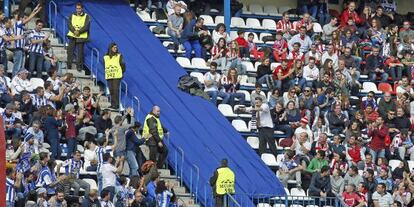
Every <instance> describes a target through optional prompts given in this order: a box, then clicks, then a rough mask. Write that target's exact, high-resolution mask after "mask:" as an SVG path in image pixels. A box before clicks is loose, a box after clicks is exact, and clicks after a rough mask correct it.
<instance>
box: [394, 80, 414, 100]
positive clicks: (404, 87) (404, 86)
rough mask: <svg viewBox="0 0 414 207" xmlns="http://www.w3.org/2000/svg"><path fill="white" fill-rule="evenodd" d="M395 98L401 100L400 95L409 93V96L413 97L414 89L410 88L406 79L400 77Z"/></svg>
mask: <svg viewBox="0 0 414 207" xmlns="http://www.w3.org/2000/svg"><path fill="white" fill-rule="evenodd" d="M396 92H397V98H399V99H400V98H401V96H402V94H404V93H409V94H411V96H413V94H414V89H413V87H411V85H410V81H409V80H408V78H407V77H402V78H401V84H399V85H398V87H397V89H396Z"/></svg>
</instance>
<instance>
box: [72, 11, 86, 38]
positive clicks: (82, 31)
mask: <svg viewBox="0 0 414 207" xmlns="http://www.w3.org/2000/svg"><path fill="white" fill-rule="evenodd" d="M72 15H77V14H76V13H73V14H72ZM72 15H70V16H69V20H68V28H69V31H71V32H72V33H73V32H75V27H73V25H72ZM83 15H86V13H83V14H82V16H83ZM90 22H91V21H90V17H89V15H87V16H86V20H85V25H84V26H83V27H81V28H80V29H79V33H80V34H82V33H84V32H88V33H89V29H90ZM89 36H90V34H88V38H86V39H85V38H76V42H86V41H88V40H89ZM69 38H71V37H69Z"/></svg>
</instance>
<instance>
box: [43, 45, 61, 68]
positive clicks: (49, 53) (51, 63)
mask: <svg viewBox="0 0 414 207" xmlns="http://www.w3.org/2000/svg"><path fill="white" fill-rule="evenodd" d="M43 55H44V62H43V67H44V68H45V70H46V71H47V72H49V71H50V69H52V68H54V69H56V70H59V62H58V61H59V60H58V58H57V57H56V55H55V53H54V51H53V48H52V45H51V43H50V40H47V41H45V42H44V43H43Z"/></svg>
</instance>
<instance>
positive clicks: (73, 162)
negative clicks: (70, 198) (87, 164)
mask: <svg viewBox="0 0 414 207" xmlns="http://www.w3.org/2000/svg"><path fill="white" fill-rule="evenodd" d="M61 166H62V167H64V168H65V175H66V176H67V177H69V178H70V179H69V180H68V183H67V185H65V193H66V194H69V192H70V188H73V189H74V195H75V196H78V195H79V190H80V188H82V189H84V190H85V195H88V194H89V190H90V185H89V183H87V182H85V181H84V180H83V179H80V178H79V174H80V171H81V169H82V168H83V161H82V160H81V152H80V151H78V150H76V151H75V152H74V153H73V158H71V159H67V160H66V161H65V162H63V163H62V164H60V165H58V166H57V172H58V176H59V172H60V167H61Z"/></svg>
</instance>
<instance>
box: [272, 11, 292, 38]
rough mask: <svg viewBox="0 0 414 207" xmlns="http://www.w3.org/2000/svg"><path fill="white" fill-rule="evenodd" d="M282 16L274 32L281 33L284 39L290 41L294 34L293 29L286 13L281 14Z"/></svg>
mask: <svg viewBox="0 0 414 207" xmlns="http://www.w3.org/2000/svg"><path fill="white" fill-rule="evenodd" d="M282 16H283V17H282V19H281V20H279V21H278V22H277V23H276V32H282V34H283V37H284V38H286V39H290V38H291V37H292V36H293V35H295V34H296V31H295V28H294V27H293V24H292V22H290V20H289V13H288V12H283V14H282Z"/></svg>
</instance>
